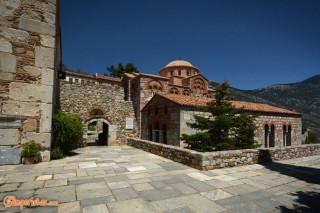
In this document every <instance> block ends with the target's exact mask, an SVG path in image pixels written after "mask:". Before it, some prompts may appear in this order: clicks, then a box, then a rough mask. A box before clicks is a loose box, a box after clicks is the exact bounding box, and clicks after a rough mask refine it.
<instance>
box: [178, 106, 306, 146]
mask: <svg viewBox="0 0 320 213" xmlns="http://www.w3.org/2000/svg"><path fill="white" fill-rule="evenodd" d="M252 114H253V115H257V117H256V119H255V122H254V123H255V125H256V126H257V127H258V129H257V130H256V131H255V138H254V139H255V140H256V141H257V142H258V143H259V144H260V145H261V147H265V125H268V126H269V134H270V128H271V125H274V127H275V146H274V147H283V146H285V145H284V143H283V141H284V130H283V127H284V126H286V128H287V129H286V131H285V132H286V134H287V135H288V127H289V126H290V127H291V134H290V137H291V145H300V144H301V143H302V121H301V117H300V116H295V115H285V114H272V113H252ZM194 115H200V116H204V117H205V116H206V115H207V116H209V114H208V113H204V112H201V111H196V110H195V109H194V108H191V107H181V108H180V133H181V134H180V136H181V135H182V134H194V133H196V130H195V129H192V128H190V127H188V125H187V122H189V123H192V122H194V121H195V120H194ZM176 140H179V137H177V138H176ZM181 144H183V142H182V141H181ZM181 146H183V145H181Z"/></svg>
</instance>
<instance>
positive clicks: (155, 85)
mask: <svg viewBox="0 0 320 213" xmlns="http://www.w3.org/2000/svg"><path fill="white" fill-rule="evenodd" d="M147 88H149V90H152V91H162V84H161V83H160V82H159V81H157V80H151V81H150V82H149V84H148V87H147Z"/></svg>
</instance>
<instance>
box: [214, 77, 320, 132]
mask: <svg viewBox="0 0 320 213" xmlns="http://www.w3.org/2000/svg"><path fill="white" fill-rule="evenodd" d="M210 84H211V85H212V86H213V87H215V86H217V84H218V83H216V82H212V81H211V82H210ZM230 94H231V96H232V97H233V99H234V100H239V101H248V102H254V103H265V104H270V105H273V106H277V107H281V108H285V109H288V110H292V111H296V112H299V113H302V120H303V124H305V125H307V126H309V127H311V128H314V129H317V132H320V113H319V111H320V75H315V76H312V77H310V78H307V79H305V80H302V81H300V82H296V83H289V84H273V85H270V86H268V87H265V88H259V89H254V90H241V89H237V88H235V87H230Z"/></svg>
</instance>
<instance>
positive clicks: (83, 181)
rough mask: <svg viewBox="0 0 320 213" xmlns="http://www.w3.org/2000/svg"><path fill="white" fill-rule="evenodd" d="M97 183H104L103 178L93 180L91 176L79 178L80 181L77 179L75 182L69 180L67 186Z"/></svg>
mask: <svg viewBox="0 0 320 213" xmlns="http://www.w3.org/2000/svg"><path fill="white" fill-rule="evenodd" d="M82 178H83V179H82ZM97 182H104V178H93V177H92V176H91V177H89V176H85V177H81V179H77V180H74V179H71V178H69V185H79V184H85V183H97Z"/></svg>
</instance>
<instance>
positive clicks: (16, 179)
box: [6, 168, 36, 183]
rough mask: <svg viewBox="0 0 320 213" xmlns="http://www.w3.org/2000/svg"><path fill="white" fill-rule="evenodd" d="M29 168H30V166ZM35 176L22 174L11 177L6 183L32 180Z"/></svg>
mask: <svg viewBox="0 0 320 213" xmlns="http://www.w3.org/2000/svg"><path fill="white" fill-rule="evenodd" d="M30 169H31V168H30ZM35 179H36V178H35V176H33V175H23V176H17V175H15V176H14V177H11V178H9V179H7V180H6V183H22V182H32V181H34V180H35Z"/></svg>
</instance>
